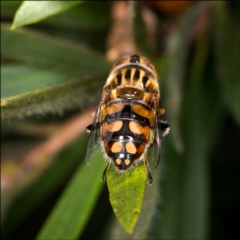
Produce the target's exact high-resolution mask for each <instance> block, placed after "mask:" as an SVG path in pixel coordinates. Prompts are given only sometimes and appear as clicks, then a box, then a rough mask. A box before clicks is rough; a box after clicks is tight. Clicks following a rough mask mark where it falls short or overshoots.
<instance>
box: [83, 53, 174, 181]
mask: <svg viewBox="0 0 240 240" xmlns="http://www.w3.org/2000/svg"><path fill="white" fill-rule="evenodd" d="M159 99H160V93H159V86H158V75H157V72H156V70H155V67H154V66H153V65H152V64H151V63H150V61H149V60H148V59H147V58H145V57H141V56H138V55H128V56H125V57H123V58H121V59H120V60H119V61H117V62H116V63H115V64H114V65H113V67H112V69H111V70H110V73H109V76H108V78H107V81H106V84H105V86H104V87H103V93H102V97H101V101H100V104H99V107H98V109H97V111H96V114H95V117H94V121H93V123H92V124H91V125H89V126H88V127H87V131H88V133H89V134H90V136H89V140H88V143H87V148H86V152H85V161H86V162H88V161H89V160H90V159H91V158H92V157H93V156H94V154H97V153H98V152H99V151H98V150H99V149H103V150H104V153H105V156H106V159H107V165H106V168H105V170H104V171H103V174H102V180H105V178H106V177H105V175H106V171H107V169H108V168H109V167H110V165H113V166H115V168H116V170H118V171H120V172H123V173H124V172H126V171H128V170H130V169H133V168H134V167H135V166H136V165H137V164H138V163H139V162H141V161H143V162H144V164H145V167H146V172H147V184H149V185H151V184H152V183H153V179H152V175H151V171H150V168H149V163H148V158H150V163H151V164H152V165H154V166H155V167H156V166H157V165H158V163H159V161H160V143H161V141H162V140H163V139H164V138H165V137H166V136H167V134H168V133H169V131H170V126H169V125H168V124H167V123H166V122H163V121H160V119H159V116H160V115H161V114H163V113H164V109H159ZM160 130H163V132H162V134H161V135H160ZM149 153H150V154H149Z"/></svg>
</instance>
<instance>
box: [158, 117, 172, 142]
mask: <svg viewBox="0 0 240 240" xmlns="http://www.w3.org/2000/svg"><path fill="white" fill-rule="evenodd" d="M159 125H160V126H159ZM158 127H159V128H160V129H161V130H164V132H163V133H162V134H161V135H160V140H161V141H162V140H163V139H164V138H165V137H166V136H167V135H168V133H169V132H170V125H168V124H167V123H164V122H161V121H160V122H158Z"/></svg>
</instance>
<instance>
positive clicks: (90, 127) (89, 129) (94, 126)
mask: <svg viewBox="0 0 240 240" xmlns="http://www.w3.org/2000/svg"><path fill="white" fill-rule="evenodd" d="M99 128H100V122H96V123H93V124H90V125H88V126H87V127H86V129H87V133H91V132H92V131H94V130H98V129H99Z"/></svg>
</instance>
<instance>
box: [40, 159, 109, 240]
mask: <svg viewBox="0 0 240 240" xmlns="http://www.w3.org/2000/svg"><path fill="white" fill-rule="evenodd" d="M95 160H96V161H94V163H92V164H91V166H88V165H86V164H85V163H83V164H82V165H81V166H80V167H79V168H78V169H77V171H76V173H75V175H74V176H73V178H72V180H71V181H70V183H69V185H68V187H67V188H66V189H65V191H64V193H63V195H62V196H61V199H60V200H59V201H58V203H57V204H56V205H55V207H54V209H53V210H52V212H51V214H50V216H49V217H48V219H47V221H46V222H45V224H44V226H43V228H42V229H41V231H40V233H39V235H38V236H37V239H43V240H45V239H56V240H57V239H77V237H78V236H79V235H80V234H81V232H82V231H83V229H84V227H85V225H86V223H87V220H88V218H89V217H90V214H91V212H92V210H93V207H94V205H95V203H96V201H97V199H98V196H99V194H100V192H101V189H102V187H103V186H104V183H102V182H101V181H100V178H101V173H102V169H103V168H104V165H105V162H104V160H103V159H102V157H98V158H96V159H95Z"/></svg>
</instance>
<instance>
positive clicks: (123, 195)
mask: <svg viewBox="0 0 240 240" xmlns="http://www.w3.org/2000/svg"><path fill="white" fill-rule="evenodd" d="M146 178H147V177H146V168H145V166H144V164H143V163H141V164H139V165H138V166H137V167H135V168H134V169H133V170H132V171H131V172H128V173H124V174H121V173H118V172H116V170H115V169H114V168H113V167H112V168H110V169H108V171H107V184H108V190H109V196H110V202H111V205H112V208H113V211H114V213H115V215H116V217H117V218H118V220H119V222H120V223H121V225H122V226H123V227H124V229H125V230H126V231H127V232H128V233H133V229H134V227H135V225H136V222H137V220H138V217H139V214H140V212H141V208H142V201H143V197H144V191H145V187H146Z"/></svg>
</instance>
